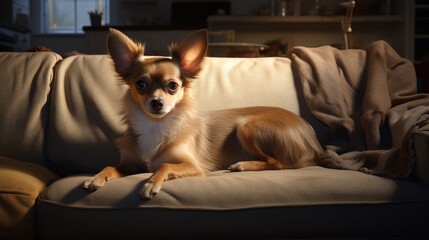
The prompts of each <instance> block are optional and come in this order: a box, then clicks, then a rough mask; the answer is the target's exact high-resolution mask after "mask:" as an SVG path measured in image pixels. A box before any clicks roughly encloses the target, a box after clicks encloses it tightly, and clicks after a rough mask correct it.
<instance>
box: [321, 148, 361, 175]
mask: <svg viewBox="0 0 429 240" xmlns="http://www.w3.org/2000/svg"><path fill="white" fill-rule="evenodd" d="M319 160H320V165H321V166H322V167H327V168H335V169H345V170H360V169H361V168H362V167H363V164H364V163H365V158H362V157H360V156H359V155H358V154H357V155H356V154H353V152H352V153H348V154H345V155H342V156H341V157H340V156H339V155H338V154H337V153H336V152H334V151H332V150H326V151H325V152H323V153H322V154H320V156H319Z"/></svg>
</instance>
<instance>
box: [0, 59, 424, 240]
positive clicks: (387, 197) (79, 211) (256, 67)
mask: <svg viewBox="0 0 429 240" xmlns="http://www.w3.org/2000/svg"><path fill="white" fill-rule="evenodd" d="M115 76H116V74H115V73H114V70H113V67H112V61H111V59H110V58H109V57H108V56H107V55H77V56H73V57H68V58H65V59H62V58H61V57H60V56H59V55H57V54H55V53H52V52H40V53H0V86H1V87H0V114H1V116H0V156H1V157H0V239H33V238H36V239H46V240H47V239H80V240H81V239H103V240H106V239H163V238H174V239H264V238H265V239H276V238H281V239H319V238H338V239H344V238H359V239H363V238H368V239H374V238H382V239H389V238H395V239H398V238H399V239H400V238H404V239H413V238H425V237H428V236H429V188H428V187H427V186H426V185H425V184H422V183H421V182H419V179H420V180H421V179H425V176H424V175H425V174H427V172H428V171H425V169H426V170H427V169H428V167H427V166H428V163H429V158H428V149H429V144H428V142H429V141H428V139H429V132H428V131H420V132H418V134H415V139H416V140H415V142H414V145H413V146H410V147H411V148H416V149H418V150H417V151H415V152H416V154H417V156H416V158H417V161H418V166H419V171H418V173H415V174H416V175H415V176H414V177H411V178H410V179H403V180H401V179H391V178H385V177H381V176H375V175H370V174H365V173H362V172H358V171H346V170H333V169H326V168H321V167H307V168H303V169H296V170H280V171H264V172H241V173H229V172H228V171H219V172H213V173H210V174H208V176H207V177H195V178H184V179H176V180H172V181H168V182H166V183H165V184H164V185H163V189H162V191H161V192H160V193H159V194H158V195H157V196H156V197H155V198H154V199H152V200H150V201H142V200H140V199H139V197H138V196H139V195H138V191H139V188H140V187H141V186H142V184H143V183H144V181H145V180H146V179H147V178H148V177H149V176H150V173H141V174H137V175H132V176H128V177H124V178H122V179H118V180H114V181H111V182H108V183H107V184H106V185H105V187H103V188H102V189H100V190H98V191H96V192H93V193H88V192H85V191H84V190H83V189H82V183H83V182H84V181H85V180H86V179H88V177H89V176H91V175H92V174H94V173H96V172H97V171H99V170H100V169H101V168H103V167H104V166H106V165H112V164H116V163H117V162H118V153H117V150H116V148H115V146H114V139H115V138H116V137H118V136H120V135H121V134H122V133H123V132H124V131H125V127H124V126H123V124H122V122H121V117H120V107H121V98H122V96H123V95H124V94H125V92H126V87H125V86H124V85H120V84H119V82H118V81H117V79H116V77H115ZM297 79H298V77H297V76H296V74H294V71H293V68H292V66H291V60H290V59H289V58H207V59H206V62H205V64H204V68H203V71H202V73H201V74H200V77H199V78H198V79H197V80H196V82H195V86H194V93H195V97H196V100H197V102H198V107H199V108H200V109H202V110H213V109H221V108H230V107H242V106H253V105H269V106H279V107H283V108H286V109H289V110H291V111H293V112H295V113H298V114H300V115H302V116H304V117H305V118H306V119H308V121H310V122H311V123H312V124H313V125H314V126H315V128H316V130H317V131H318V133H319V134H320V133H321V131H323V124H321V123H320V122H319V121H318V120H316V118H314V117H313V116H312V115H311V114H310V113H309V110H308V109H307V107H306V104H305V101H304V100H303V97H302V95H301V93H300V87H299V83H298V80H297ZM416 176H417V177H416Z"/></svg>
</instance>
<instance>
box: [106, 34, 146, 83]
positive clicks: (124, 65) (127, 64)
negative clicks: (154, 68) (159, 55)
mask: <svg viewBox="0 0 429 240" xmlns="http://www.w3.org/2000/svg"><path fill="white" fill-rule="evenodd" d="M107 46H108V48H109V53H110V56H111V57H112V59H113V62H114V63H115V70H116V72H117V73H119V75H120V76H121V77H123V78H126V77H127V76H128V75H129V74H130V73H131V72H132V70H133V67H134V65H135V63H136V61H137V59H138V58H139V57H140V56H143V54H144V46H143V45H141V44H140V43H136V42H134V41H133V40H131V39H130V38H129V37H127V36H126V35H125V34H123V33H122V32H120V31H118V30H116V29H114V28H110V29H109V33H108V36H107Z"/></svg>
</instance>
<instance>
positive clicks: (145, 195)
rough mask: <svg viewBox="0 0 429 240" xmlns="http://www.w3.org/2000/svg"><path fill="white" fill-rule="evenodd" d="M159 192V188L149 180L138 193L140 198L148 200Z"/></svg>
mask: <svg viewBox="0 0 429 240" xmlns="http://www.w3.org/2000/svg"><path fill="white" fill-rule="evenodd" d="M159 190H161V186H157V185H155V184H154V183H153V182H152V181H151V180H150V179H149V181H147V182H146V183H145V184H144V186H143V188H142V189H141V191H140V198H141V199H146V200H150V199H152V198H153V197H154V196H155V195H156V194H158V193H159Z"/></svg>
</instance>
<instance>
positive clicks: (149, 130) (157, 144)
mask: <svg viewBox="0 0 429 240" xmlns="http://www.w3.org/2000/svg"><path fill="white" fill-rule="evenodd" d="M127 101H129V102H128V103H127V104H129V105H128V106H131V108H130V109H129V110H128V112H127V117H128V122H129V124H130V125H131V128H132V129H133V132H134V133H135V134H136V135H137V149H138V152H139V154H140V156H141V157H142V158H143V159H144V160H145V161H148V163H149V164H150V162H151V159H152V158H153V156H154V155H155V154H156V153H157V152H158V151H159V150H160V149H161V148H163V147H164V146H165V144H167V143H168V142H170V141H171V140H172V139H173V138H174V136H175V135H176V133H177V131H178V130H179V128H180V126H181V124H182V123H183V120H181V118H180V116H178V115H177V114H176V113H175V112H174V111H173V112H170V113H169V114H167V115H166V116H165V117H163V118H162V119H157V120H156V121H155V120H150V119H148V118H147V117H146V116H145V114H144V113H143V112H142V110H141V109H140V108H139V106H138V105H137V104H136V103H134V102H133V101H132V100H131V99H128V100H127Z"/></svg>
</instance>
